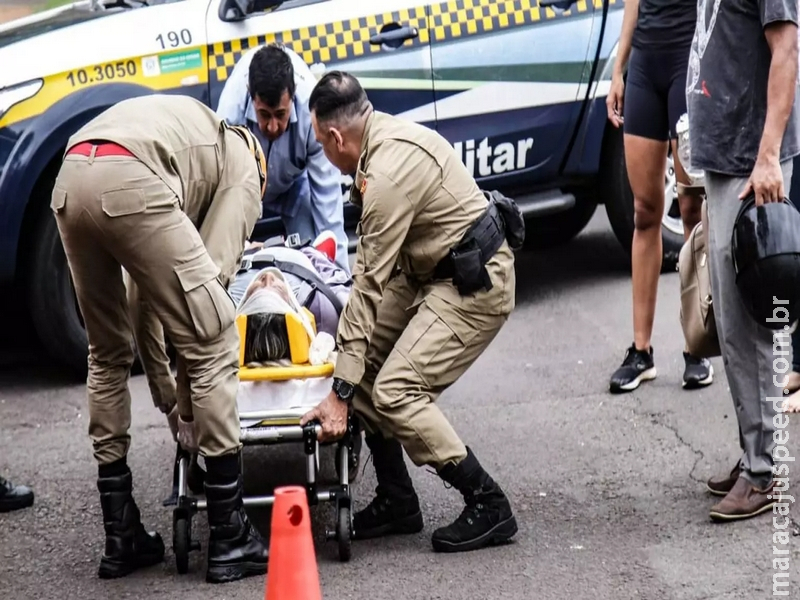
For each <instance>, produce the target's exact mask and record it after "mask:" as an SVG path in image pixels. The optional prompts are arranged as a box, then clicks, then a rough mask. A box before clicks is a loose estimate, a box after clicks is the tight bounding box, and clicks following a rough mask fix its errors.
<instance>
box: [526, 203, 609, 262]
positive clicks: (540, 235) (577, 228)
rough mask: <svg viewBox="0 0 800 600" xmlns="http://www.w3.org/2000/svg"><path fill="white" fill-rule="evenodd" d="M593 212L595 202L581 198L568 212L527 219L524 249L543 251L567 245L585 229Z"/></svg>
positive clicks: (595, 206) (595, 207)
mask: <svg viewBox="0 0 800 600" xmlns="http://www.w3.org/2000/svg"><path fill="white" fill-rule="evenodd" d="M595 210H597V203H596V202H593V201H591V200H587V199H583V198H581V199H579V200H577V202H576V203H575V206H573V207H572V208H570V209H569V210H565V211H563V212H558V213H554V214H552V215H544V216H541V217H529V218H528V219H527V220H526V223H525V243H524V248H525V249H526V250H543V249H546V248H552V247H554V246H560V245H562V244H566V243H568V242H569V241H571V240H572V239H573V238H575V237H576V236H577V235H578V234H579V233H580V232H581V231H583V230H584V229H585V228H586V226H587V225H588V224H589V221H591V220H592V217H593V216H594V213H595Z"/></svg>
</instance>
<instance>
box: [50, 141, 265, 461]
mask: <svg viewBox="0 0 800 600" xmlns="http://www.w3.org/2000/svg"><path fill="white" fill-rule="evenodd" d="M51 208H52V209H53V211H54V213H55V217H56V222H57V224H58V229H59V232H60V235H61V239H62V242H63V245H64V250H65V253H66V257H67V261H68V263H69V267H70V270H71V272H72V278H73V282H74V285H75V291H76V295H77V298H78V305H79V307H80V310H81V313H82V315H83V319H84V324H85V328H86V332H87V335H88V338H89V377H88V381H87V391H88V396H89V435H90V437H91V439H92V442H93V446H94V455H95V458H96V460H97V461H98V463H100V464H107V463H110V462H113V461H115V460H118V459H120V458H122V457H124V456H125V455H126V454H127V452H128V449H129V447H130V435H129V433H128V430H129V428H130V425H131V406H130V404H131V397H130V391H129V389H128V377H129V373H130V366H131V364H132V363H133V358H134V357H133V348H132V344H131V339H132V334H131V323H130V317H129V312H128V302H127V298H126V290H125V285H124V282H123V274H122V268H124V269H125V270H126V271H127V272H128V273H130V275H131V277H132V279H133V280H134V281H135V282H136V284H137V286H138V288H139V290H140V293H141V294H142V296H143V297H144V298H146V300H147V302H148V303H149V305H150V307H151V308H152V310H153V312H154V313H155V315H156V316H157V317H158V319H159V321H160V322H161V323H163V325H164V329H165V330H166V333H167V335H168V336H169V339H170V340H171V342H172V343H173V344H174V346H175V348H176V350H177V351H178V353H180V355H181V356H182V357H183V359H184V360H185V361H186V372H187V375H188V379H189V381H190V382H191V383H190V386H191V397H192V409H193V412H194V418H195V431H196V435H197V441H198V445H199V447H200V452H201V454H203V455H205V456H218V455H222V454H227V453H231V452H235V451H237V450H238V449H239V448H240V447H241V444H240V442H239V432H240V429H239V417H238V412H237V409H236V395H237V390H238V351H239V335H238V332H237V330H236V326H235V322H234V319H235V307H234V304H233V301H232V299H231V297H230V296H229V295H228V293H227V291H226V289H225V287H224V285H223V284H222V283H221V282H220V279H219V275H220V269H219V267H218V266H217V265H216V264H215V263H214V261H213V260H212V259H211V257H210V256H209V254H208V252H207V251H206V247H205V246H204V244H203V241H202V239H201V237H200V234H199V232H198V231H197V229H196V228H195V227H194V225H193V224H192V222H191V221H190V220H189V219H188V217H187V216H186V215H185V214H184V212H183V211H182V210H181V207H180V205H179V200H178V198H177V197H176V196H175V194H174V193H173V192H172V191H171V190H170V189H169V188H168V187H167V186H166V185H165V184H164V183H163V181H162V180H161V179H160V178H158V177H157V176H156V175H155V174H154V173H153V172H152V171H151V170H150V169H149V168H148V167H146V166H145V165H144V164H143V163H141V162H139V161H138V160H136V159H134V158H129V157H118V156H104V157H94V158H90V157H85V156H80V155H68V156H66V157H65V160H64V164H63V166H62V168H61V171H60V173H59V175H58V178H57V180H56V183H55V188H54V190H53V196H52V202H51ZM249 212H250V213H252V211H249ZM239 214H240V215H243V214H247V215H248V217H247V218H248V219H252V223H248V224H247V227H246V229H247V231H248V232H249V231H251V230H252V225H253V224H254V223H255V219H256V218H257V215H255V214H252V215H251V214H249V213H248V211H247V210H245V209H244V208H242V210H240V212H239ZM244 243H245V240H242V241H241V246H242V247H244Z"/></svg>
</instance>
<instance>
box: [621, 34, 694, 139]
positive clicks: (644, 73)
mask: <svg viewBox="0 0 800 600" xmlns="http://www.w3.org/2000/svg"><path fill="white" fill-rule="evenodd" d="M688 65H689V47H688V46H681V47H678V48H676V49H670V50H661V49H659V50H646V49H644V50H643V49H641V48H632V49H631V56H630V60H629V61H628V76H627V81H626V83H625V103H624V106H623V108H622V116H623V117H624V118H625V122H624V124H623V127H624V129H623V130H624V131H625V133H630V134H631V135H638V136H642V137H646V138H649V139H651V140H660V141H667V140H669V139H675V138H676V137H677V135H676V134H675V126H676V125H677V123H678V119H680V118H681V115H682V114H683V113H685V112H686V72H687V70H688Z"/></svg>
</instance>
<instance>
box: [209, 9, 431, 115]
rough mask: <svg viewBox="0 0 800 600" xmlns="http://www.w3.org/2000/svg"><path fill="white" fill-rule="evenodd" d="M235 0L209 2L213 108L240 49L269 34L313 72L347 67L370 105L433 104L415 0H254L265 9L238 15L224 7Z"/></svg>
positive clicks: (424, 31) (423, 20) (394, 109)
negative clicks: (367, 96)
mask: <svg viewBox="0 0 800 600" xmlns="http://www.w3.org/2000/svg"><path fill="white" fill-rule="evenodd" d="M416 1H417V2H418V1H419V0H416ZM235 4H236V2H235V0H212V2H211V7H210V9H209V15H208V18H209V22H208V44H209V47H208V63H209V82H210V86H211V90H210V92H211V105H212V107H213V108H216V105H217V102H218V101H219V96H220V94H221V92H222V88H223V86H224V84H225V80H226V79H227V76H228V75H229V74H230V72H231V71H232V70H233V66H234V65H235V64H236V61H237V60H238V59H239V58H240V57H241V56H242V54H243V53H244V52H246V51H247V50H248V49H250V48H252V47H254V46H258V45H261V44H264V43H270V42H273V41H277V42H280V43H283V44H285V45H286V46H288V47H290V48H291V49H293V50H294V51H295V52H297V53H298V54H299V55H300V56H301V57H302V58H303V60H304V61H305V62H306V63H307V64H308V65H309V66H310V67H311V68H312V71H313V72H314V73H315V74H317V75H318V76H319V75H321V74H322V72H324V71H325V70H330V69H340V70H344V71H349V72H351V73H353V74H354V75H356V76H357V77H358V78H359V80H360V81H361V83H362V85H363V86H364V88H365V89H366V91H367V94H368V95H369V97H370V100H371V101H372V103H373V105H374V106H375V108H376V109H377V110H381V111H385V112H388V113H395V114H396V113H398V112H403V111H406V110H409V109H410V108H413V107H417V106H425V105H431V104H432V103H433V82H432V76H431V66H430V65H431V60H430V47H429V46H428V44H427V41H428V26H427V8H426V6H425V5H424V4H422V5H420V6H416V5H415V2H414V0H411V1H409V0H370V1H359V2H356V1H354V0H287V1H286V2H275V1H271V0H256V2H255V7H256V9H259V8H261V9H263V8H266V10H258V11H257V12H252V13H250V14H247V15H245V16H244V18H241V15H240V14H239V15H237V14H236V12H237V11H236V10H235V9H230V7H231V6H233V5H235ZM226 9H228V10H226ZM428 116H432V113H430V114H429V115H428ZM429 124H430V125H431V126H433V125H434V123H433V122H432V121H431V122H430V123H429Z"/></svg>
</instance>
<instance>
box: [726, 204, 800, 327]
mask: <svg viewBox="0 0 800 600" xmlns="http://www.w3.org/2000/svg"><path fill="white" fill-rule="evenodd" d="M755 202H756V199H755V195H753V194H750V195H749V196H748V197H747V198H745V199H744V200H743V201H742V205H741V207H740V208H739V214H738V215H737V216H736V221H735V223H734V226H733V239H732V250H733V268H734V271H735V273H736V287H737V288H738V289H739V295H740V297H741V299H742V302H743V303H744V305H745V307H746V308H747V311H748V312H749V313H750V316H751V317H753V319H755V320H756V322H757V323H759V324H760V325H762V326H763V327H767V328H769V329H773V330H784V331H788V330H790V329H791V328H792V327H793V325H794V323H795V321H797V319H798V318H800V212H798V210H797V209H796V208H795V206H794V205H793V204H792V202H791V201H790V200H789V199H788V198H784V200H783V202H769V203H765V204H762V205H761V206H756V204H755Z"/></svg>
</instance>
